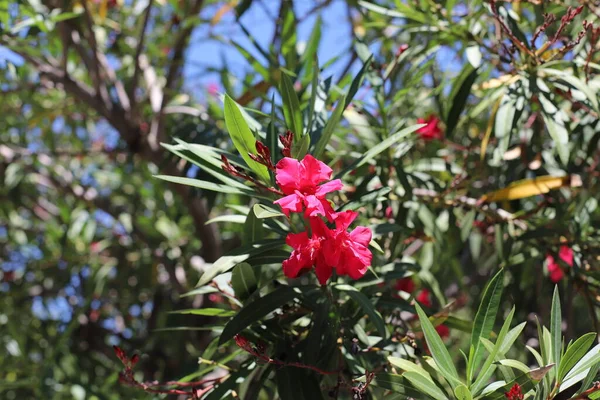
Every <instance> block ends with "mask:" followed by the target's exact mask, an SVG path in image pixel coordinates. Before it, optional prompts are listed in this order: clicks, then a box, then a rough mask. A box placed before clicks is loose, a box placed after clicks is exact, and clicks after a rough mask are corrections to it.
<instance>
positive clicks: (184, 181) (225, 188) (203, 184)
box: [154, 175, 255, 196]
mask: <svg viewBox="0 0 600 400" xmlns="http://www.w3.org/2000/svg"><path fill="white" fill-rule="evenodd" d="M154 177H155V178H157V179H161V180H163V181H167V182H172V183H179V184H181V185H186V186H193V187H197V188H200V189H204V190H210V191H213V192H219V193H225V194H240V195H244V196H255V192H254V191H253V190H251V189H250V188H248V189H247V190H242V189H241V188H238V187H235V186H230V185H221V184H219V183H214V182H208V181H202V180H200V179H192V178H183V177H180V176H169V175H154Z"/></svg>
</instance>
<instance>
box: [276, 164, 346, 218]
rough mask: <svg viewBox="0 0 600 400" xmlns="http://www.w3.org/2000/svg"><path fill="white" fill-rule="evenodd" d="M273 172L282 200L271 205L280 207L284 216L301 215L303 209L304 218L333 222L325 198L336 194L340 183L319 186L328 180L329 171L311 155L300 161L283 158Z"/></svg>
mask: <svg viewBox="0 0 600 400" xmlns="http://www.w3.org/2000/svg"><path fill="white" fill-rule="evenodd" d="M275 168H276V171H275V180H276V181H277V184H278V185H279V187H280V188H281V190H282V191H283V193H284V194H285V195H286V196H285V197H283V198H281V199H279V200H277V201H275V202H274V203H275V204H278V205H279V206H280V207H281V209H282V210H283V212H284V214H285V215H287V216H289V215H290V212H296V213H298V212H302V209H303V208H304V207H306V209H305V211H304V215H305V217H316V216H318V215H323V216H325V217H326V218H327V219H328V220H329V221H330V222H331V221H333V214H334V211H333V208H332V207H331V204H329V201H327V199H326V198H325V195H326V194H327V193H331V192H333V191H336V190H340V189H341V188H342V181H341V180H339V179H335V180H333V181H330V182H327V183H324V184H322V185H320V183H322V182H325V181H328V180H329V179H330V178H331V173H332V172H333V171H332V170H331V168H329V167H328V166H327V165H326V164H324V163H322V162H321V161H319V160H317V159H316V158H314V157H313V156H311V155H307V156H306V157H304V159H303V160H302V161H298V160H295V159H293V158H288V157H285V158H283V159H282V160H281V161H279V162H278V163H277V165H276V166H275Z"/></svg>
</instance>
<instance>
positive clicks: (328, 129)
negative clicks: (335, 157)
mask: <svg viewBox="0 0 600 400" xmlns="http://www.w3.org/2000/svg"><path fill="white" fill-rule="evenodd" d="M345 99H346V97H342V98H341V99H340V100H339V101H338V103H337V106H336V107H335V111H334V112H333V114H331V117H330V118H329V120H328V121H327V124H326V125H325V127H324V128H323V132H322V133H321V137H320V138H319V141H318V142H317V144H316V146H315V149H314V150H313V156H314V157H315V158H320V157H321V155H322V154H323V152H324V151H325V147H326V146H327V144H328V143H329V141H330V140H331V136H332V135H333V131H334V129H335V128H336V127H337V125H338V124H339V123H340V120H341V119H342V114H343V112H344V109H345V106H344V103H345Z"/></svg>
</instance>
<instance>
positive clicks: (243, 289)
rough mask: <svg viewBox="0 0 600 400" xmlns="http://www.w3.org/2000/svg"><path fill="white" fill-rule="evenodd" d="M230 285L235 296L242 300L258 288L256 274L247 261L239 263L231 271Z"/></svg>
mask: <svg viewBox="0 0 600 400" xmlns="http://www.w3.org/2000/svg"><path fill="white" fill-rule="evenodd" d="M231 286H232V287H233V292H234V293H235V295H236V297H237V298H238V299H240V300H242V301H244V300H246V299H247V298H248V297H250V295H251V294H252V293H254V292H255V291H256V289H257V288H258V282H257V281H256V275H254V270H253V269H252V266H251V265H250V264H248V263H245V262H243V263H239V264H238V265H236V266H235V267H233V271H231Z"/></svg>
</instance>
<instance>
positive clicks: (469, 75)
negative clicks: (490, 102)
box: [446, 64, 479, 137]
mask: <svg viewBox="0 0 600 400" xmlns="http://www.w3.org/2000/svg"><path fill="white" fill-rule="evenodd" d="M478 75H479V70H478V69H475V68H473V67H472V66H471V64H467V65H466V66H465V69H464V70H463V72H462V73H461V74H460V76H459V77H458V78H457V80H456V82H455V84H454V87H453V88H452V93H451V94H450V98H451V102H452V107H451V108H450V112H449V113H448V117H447V118H446V136H448V137H451V136H452V133H453V132H454V128H456V125H458V120H459V118H460V114H461V113H462V112H463V110H464V109H465V105H466V104H467V99H468V98H469V95H470V94H471V87H472V86H473V83H474V82H475V79H477V76H478Z"/></svg>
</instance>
